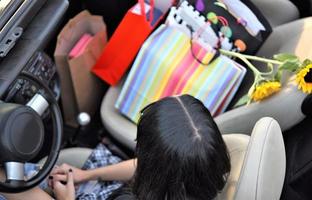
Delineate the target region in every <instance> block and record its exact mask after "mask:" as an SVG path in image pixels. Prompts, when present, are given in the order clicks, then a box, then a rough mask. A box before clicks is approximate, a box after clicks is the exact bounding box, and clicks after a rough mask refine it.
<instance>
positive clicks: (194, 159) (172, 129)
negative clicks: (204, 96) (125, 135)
mask: <svg viewBox="0 0 312 200" xmlns="http://www.w3.org/2000/svg"><path fill="white" fill-rule="evenodd" d="M141 113H142V116H141V118H140V120H139V123H138V132H137V148H136V154H137V159H138V163H137V169H136V173H135V176H134V180H133V182H132V184H131V190H132V193H133V195H134V196H135V199H139V200H146V199H147V200H209V199H213V198H215V197H216V195H217V193H218V192H220V191H221V190H222V189H223V187H224V185H225V183H226V180H227V174H228V173H229V172H230V168H231V166H230V159H229V154H228V151H227V148H226V145H225V143H224V141H223V139H222V136H221V134H220V131H219V129H218V127H217V125H216V123H215V122H214V120H213V118H212V116H211V114H210V112H209V110H208V109H207V108H206V107H205V106H204V105H203V103H202V102H201V101H199V100H197V99H196V98H194V97H192V96H190V95H182V96H177V97H166V98H164V99H162V100H159V101H157V102H155V103H152V104H150V105H149V106H147V107H146V108H144V109H143V110H142V112H141Z"/></svg>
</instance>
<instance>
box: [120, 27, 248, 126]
mask: <svg viewBox="0 0 312 200" xmlns="http://www.w3.org/2000/svg"><path fill="white" fill-rule="evenodd" d="M190 41H191V39H190V37H189V36H188V35H187V34H186V33H184V32H182V31H180V30H179V29H178V28H175V27H172V26H167V25H161V26H160V27H159V28H158V29H157V30H156V31H155V32H154V33H153V34H152V35H151V36H150V37H149V38H148V39H147V40H146V42H145V43H144V44H143V46H142V47H141V50H140V52H139V54H138V55H137V58H136V60H135V62H134V64H133V66H132V68H131V70H130V72H129V75H128V77H127V79H126V81H125V83H124V85H123V87H122V91H121V93H120V96H119V97H118V100H117V102H116V105H115V107H116V108H117V109H119V110H120V112H121V113H122V114H124V115H125V116H126V117H128V118H129V119H130V120H132V121H133V122H135V123H137V122H138V119H139V116H140V110H141V109H142V108H144V107H145V106H146V105H148V104H150V103H152V102H155V101H157V100H159V99H161V98H163V97H166V96H171V95H179V94H190V95H192V96H194V97H196V98H198V99H200V100H201V101H202V102H203V103H204V104H205V106H206V107H207V108H208V109H209V110H210V111H211V113H212V115H217V114H218V113H221V112H223V111H224V109H225V108H226V106H227V105H228V104H229V102H230V100H231V98H232V97H233V95H234V93H235V92H236V90H237V88H238V86H239V84H240V83H241V81H242V79H243V77H244V75H245V73H246V70H245V69H244V68H243V67H242V66H240V65H239V64H237V63H236V62H234V61H233V60H231V59H229V58H228V57H225V56H222V55H220V56H218V57H217V58H216V59H213V58H214V55H215V50H213V49H212V48H210V47H209V46H205V47H203V45H200V44H199V43H196V42H193V43H191V42H190ZM212 59H213V61H212ZM209 62H210V63H209ZM202 63H209V65H205V64H202Z"/></svg>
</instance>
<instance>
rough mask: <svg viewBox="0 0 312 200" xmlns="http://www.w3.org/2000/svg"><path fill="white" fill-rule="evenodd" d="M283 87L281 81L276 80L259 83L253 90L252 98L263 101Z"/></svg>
mask: <svg viewBox="0 0 312 200" xmlns="http://www.w3.org/2000/svg"><path fill="white" fill-rule="evenodd" d="M280 89H281V83H280V82H277V81H274V82H263V83H261V84H260V85H258V86H257V87H256V89H255V91H254V92H253V94H252V96H251V98H252V99H253V100H254V101H261V100H262V99H265V98H267V97H269V96H271V95H272V94H274V93H276V92H278V91H279V90H280Z"/></svg>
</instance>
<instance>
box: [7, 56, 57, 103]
mask: <svg viewBox="0 0 312 200" xmlns="http://www.w3.org/2000/svg"><path fill="white" fill-rule="evenodd" d="M22 72H23V73H28V74H31V75H32V76H33V77H35V78H37V79H38V80H39V81H40V82H42V83H43V84H46V85H47V86H48V87H49V88H50V89H51V91H53V93H54V96H55V98H56V99H58V98H59V97H60V84H59V79H58V76H57V73H56V67H55V64H54V63H53V62H52V60H51V58H50V57H49V56H48V55H46V54H45V53H43V52H37V53H35V54H34V56H33V57H32V58H31V59H30V60H29V62H28V63H27V64H26V65H25V67H24V69H23V70H22ZM38 90H39V86H38V85H37V84H36V83H34V82H31V81H30V80H27V79H25V78H23V77H17V79H16V80H15V81H14V82H13V83H12V84H11V85H10V87H9V88H8V90H7V91H6V94H5V95H4V101H5V102H12V103H18V104H24V105H25V104H26V103H27V102H28V101H29V100H30V99H31V98H32V97H33V96H34V95H35V94H36V93H37V92H38Z"/></svg>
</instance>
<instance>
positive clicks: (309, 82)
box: [296, 64, 312, 93]
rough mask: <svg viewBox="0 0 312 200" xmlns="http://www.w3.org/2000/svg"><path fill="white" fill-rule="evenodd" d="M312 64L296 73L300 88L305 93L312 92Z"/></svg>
mask: <svg viewBox="0 0 312 200" xmlns="http://www.w3.org/2000/svg"><path fill="white" fill-rule="evenodd" d="M311 69H312V64H309V65H307V66H305V67H303V68H302V69H301V70H300V71H299V72H298V73H297V75H296V82H297V84H298V89H300V90H302V91H303V92H305V93H311V92H312V70H311Z"/></svg>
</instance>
